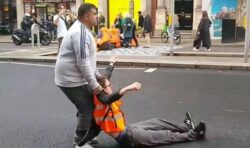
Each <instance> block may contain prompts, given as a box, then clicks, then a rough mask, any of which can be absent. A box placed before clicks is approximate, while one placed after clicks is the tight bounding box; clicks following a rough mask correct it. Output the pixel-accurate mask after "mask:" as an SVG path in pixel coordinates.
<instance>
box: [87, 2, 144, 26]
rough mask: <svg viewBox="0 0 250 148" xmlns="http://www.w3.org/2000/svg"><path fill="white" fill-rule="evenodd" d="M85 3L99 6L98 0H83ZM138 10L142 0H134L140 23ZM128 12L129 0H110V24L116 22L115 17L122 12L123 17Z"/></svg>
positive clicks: (135, 16)
mask: <svg viewBox="0 0 250 148" xmlns="http://www.w3.org/2000/svg"><path fill="white" fill-rule="evenodd" d="M83 1H84V2H85V3H91V4H94V5H96V7H98V0H83ZM138 11H142V10H141V0H134V19H135V20H136V23H137V24H138ZM126 13H129V0H109V19H107V18H106V20H108V21H109V24H110V26H112V25H113V24H114V21H115V18H116V16H117V15H118V14H122V15H123V17H124V16H125V14H126Z"/></svg>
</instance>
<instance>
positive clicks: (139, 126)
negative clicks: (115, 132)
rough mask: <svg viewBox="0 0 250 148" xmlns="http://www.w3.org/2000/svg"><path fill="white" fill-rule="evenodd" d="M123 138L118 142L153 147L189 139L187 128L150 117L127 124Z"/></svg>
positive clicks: (125, 144) (129, 145)
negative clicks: (149, 118)
mask: <svg viewBox="0 0 250 148" xmlns="http://www.w3.org/2000/svg"><path fill="white" fill-rule="evenodd" d="M124 134H125V136H124V137H125V138H124V139H123V140H122V141H121V142H119V141H118V142H119V143H121V144H122V145H123V146H127V147H153V146H160V145H166V144H172V143H179V142H186V141H189V128H188V127H187V126H186V125H185V124H175V123H171V122H169V121H167V120H164V119H158V118H156V119H151V120H147V121H142V122H139V123H135V124H131V125H129V126H127V128H126V131H125V132H124Z"/></svg>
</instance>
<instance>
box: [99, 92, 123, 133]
mask: <svg viewBox="0 0 250 148" xmlns="http://www.w3.org/2000/svg"><path fill="white" fill-rule="evenodd" d="M94 103H95V110H94V118H95V122H96V124H97V125H98V126H99V127H100V128H101V130H103V131H104V132H106V133H119V132H122V131H124V130H125V128H126V126H125V125H126V124H125V119H124V114H123V112H122V111H121V109H120V106H121V104H122V101H121V100H118V101H116V102H114V103H112V104H110V105H104V104H102V103H101V102H100V101H99V100H98V99H97V97H96V96H95V95H94Z"/></svg>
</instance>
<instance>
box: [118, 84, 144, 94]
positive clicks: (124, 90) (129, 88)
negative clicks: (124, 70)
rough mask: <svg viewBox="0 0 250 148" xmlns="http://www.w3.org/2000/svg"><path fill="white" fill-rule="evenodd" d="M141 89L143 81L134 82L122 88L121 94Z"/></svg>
mask: <svg viewBox="0 0 250 148" xmlns="http://www.w3.org/2000/svg"><path fill="white" fill-rule="evenodd" d="M140 89H141V83H139V82H134V83H133V84H131V85H129V86H126V87H124V88H122V89H120V91H119V94H120V95H125V94H126V93H128V92H129V91H138V90H140Z"/></svg>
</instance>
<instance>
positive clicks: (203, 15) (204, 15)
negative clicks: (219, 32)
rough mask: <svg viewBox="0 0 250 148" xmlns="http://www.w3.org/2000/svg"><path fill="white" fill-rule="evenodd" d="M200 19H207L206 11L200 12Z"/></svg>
mask: <svg viewBox="0 0 250 148" xmlns="http://www.w3.org/2000/svg"><path fill="white" fill-rule="evenodd" d="M202 18H205V19H206V18H208V14H207V11H202Z"/></svg>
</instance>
